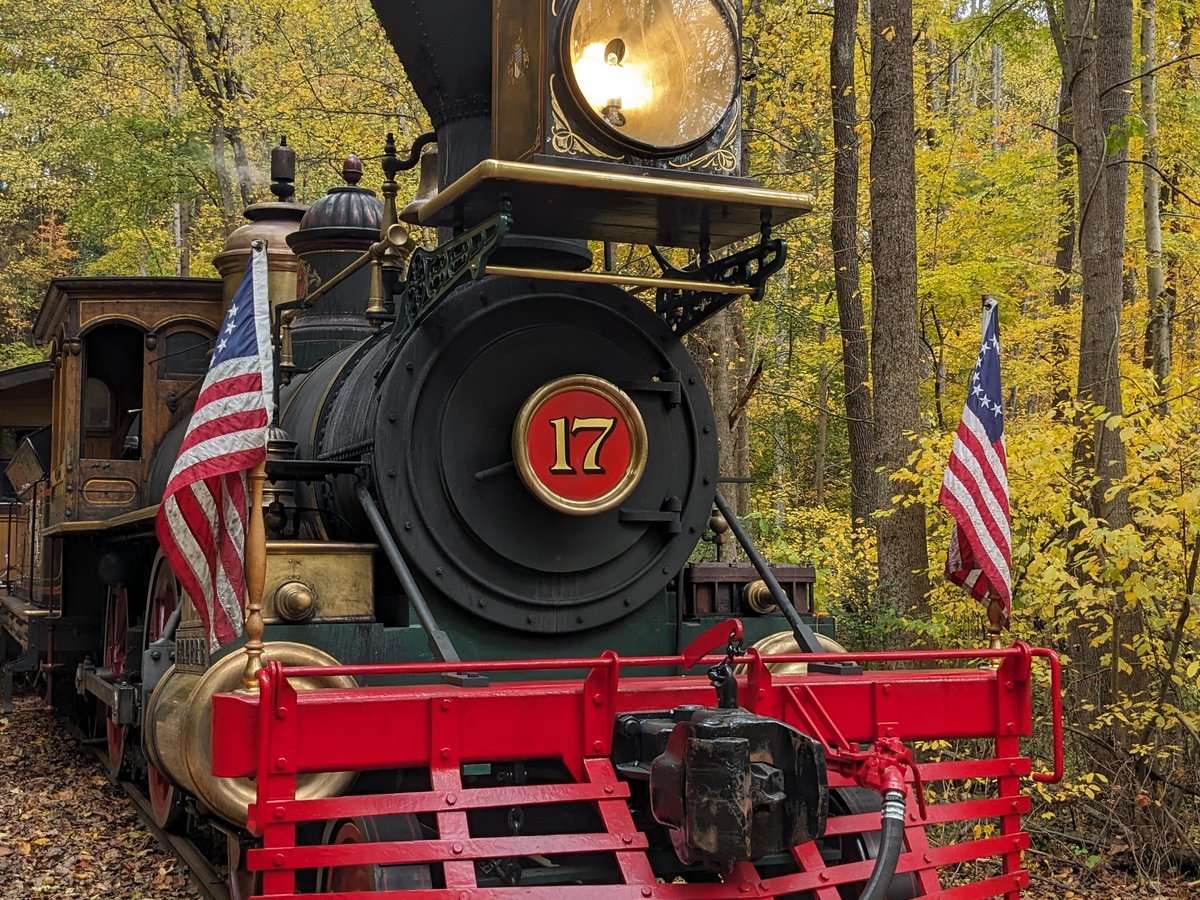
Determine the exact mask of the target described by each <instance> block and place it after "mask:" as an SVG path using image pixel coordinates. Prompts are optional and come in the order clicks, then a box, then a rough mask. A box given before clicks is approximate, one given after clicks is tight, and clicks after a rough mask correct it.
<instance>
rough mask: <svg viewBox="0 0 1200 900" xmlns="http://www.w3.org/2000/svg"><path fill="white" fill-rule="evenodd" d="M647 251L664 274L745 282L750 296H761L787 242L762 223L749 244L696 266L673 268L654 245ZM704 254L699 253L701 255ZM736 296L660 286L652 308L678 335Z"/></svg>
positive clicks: (784, 253)
mask: <svg viewBox="0 0 1200 900" xmlns="http://www.w3.org/2000/svg"><path fill="white" fill-rule="evenodd" d="M650 252H651V253H652V254H653V255H654V258H655V260H656V261H657V262H658V264H659V266H661V267H662V271H663V276H664V277H665V278H687V279H690V280H692V281H708V282H712V283H713V284H714V285H718V284H720V285H725V284H743V285H748V286H749V287H751V288H752V289H753V290H752V291H751V293H750V299H752V300H761V299H762V296H763V291H764V289H765V288H766V285H767V279H768V278H770V277H771V276H772V275H774V274H775V273H776V272H778V271H779V270H780V269H782V268H783V264H784V261H785V260H786V259H787V244H786V243H785V242H784V241H783V240H781V239H779V238H774V239H773V238H772V237H771V230H770V228H769V227H764V228H763V231H762V239H761V240H760V241H759V242H758V243H757V244H756V245H754V246H753V247H749V248H747V249H745V250H741V251H739V252H737V253H734V254H731V255H730V256H726V257H723V258H721V259H718V260H715V261H713V262H705V263H704V264H703V265H701V266H700V267H699V268H696V269H677V268H675V267H674V266H672V265H671V264H670V263H669V262H667V260H666V257H664V256H663V255H662V253H661V252H659V250H658V248H656V247H651V248H650ZM705 255H707V254H702V257H701V258H703V257H704V256H705ZM737 297H738V295H736V294H728V293H724V292H717V291H705V290H681V289H679V288H660V289H659V290H658V292H657V294H656V296H655V302H654V308H655V311H656V312H657V313H658V314H659V315H660V316H662V318H663V321H665V322H666V323H667V324H668V325H669V326H670V327H671V330H672V331H674V332H675V333H676V334H678V335H680V336H682V335H685V334H687V333H688V332H689V331H691V330H692V329H693V328H695V327H696V326H697V325H699V324H700V323H701V322H703V321H704V320H705V319H707V318H709V316H712V315H715V314H716V313H718V312H720V311H721V310H722V309H724V308H725V307H726V306H728V305H729V304H730V303H732V302H733V301H734V300H736V299H737Z"/></svg>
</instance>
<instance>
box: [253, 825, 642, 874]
mask: <svg viewBox="0 0 1200 900" xmlns="http://www.w3.org/2000/svg"><path fill="white" fill-rule="evenodd" d="M648 846H649V843H648V842H647V840H646V836H645V835H644V834H642V833H641V832H630V833H627V834H533V835H519V836H517V837H493V838H462V839H461V840H442V839H439V840H432V841H398V842H393V843H384V842H379V843H363V844H337V845H335V846H331V845H327V844H322V845H320V846H312V847H291V848H286V849H282V848H277V849H273V850H251V851H250V852H249V853H248V854H247V855H246V865H247V868H249V869H250V870H252V871H256V872H257V871H271V870H280V869H314V868H324V867H326V866H361V865H374V864H376V863H381V864H386V865H392V864H396V863H427V862H443V861H457V860H466V859H491V858H493V857H506V856H554V855H556V854H570V853H613V852H616V851H617V850H645V849H646V848H647V847H648Z"/></svg>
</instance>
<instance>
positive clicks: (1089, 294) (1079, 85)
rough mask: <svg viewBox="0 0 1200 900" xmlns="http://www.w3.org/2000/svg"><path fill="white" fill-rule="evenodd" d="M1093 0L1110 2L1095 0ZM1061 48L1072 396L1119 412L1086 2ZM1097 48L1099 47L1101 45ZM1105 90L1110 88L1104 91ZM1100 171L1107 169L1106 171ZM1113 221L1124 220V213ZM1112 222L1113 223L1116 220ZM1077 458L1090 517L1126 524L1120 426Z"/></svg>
mask: <svg viewBox="0 0 1200 900" xmlns="http://www.w3.org/2000/svg"><path fill="white" fill-rule="evenodd" d="M1100 2H1101V3H1104V2H1108V3H1109V5H1110V6H1111V5H1112V0H1100ZM1066 17H1067V35H1066V37H1067V53H1068V57H1069V59H1070V66H1071V75H1070V78H1069V81H1070V83H1071V106H1072V112H1073V118H1074V134H1075V145H1076V159H1077V161H1078V169H1079V197H1080V207H1081V209H1080V215H1079V252H1080V256H1081V258H1082V263H1083V321H1082V325H1081V329H1080V341H1079V381H1078V394H1079V399H1080V400H1082V401H1084V402H1085V403H1088V404H1091V405H1093V406H1101V407H1103V408H1104V409H1105V410H1106V411H1107V412H1108V413H1110V414H1114V415H1121V413H1122V403H1121V373H1120V354H1119V348H1120V336H1121V328H1120V326H1121V305H1122V304H1121V295H1122V278H1121V274H1122V273H1121V256H1120V255H1119V254H1114V253H1113V252H1112V247H1113V244H1112V241H1111V238H1110V235H1111V231H1112V228H1111V225H1110V220H1109V212H1110V210H1112V208H1113V207H1112V203H1111V198H1110V197H1109V195H1108V187H1109V185H1110V183H1111V180H1110V178H1109V177H1107V175H1108V173H1111V172H1112V171H1113V170H1114V169H1122V170H1123V169H1124V166H1120V165H1118V166H1112V167H1106V166H1105V137H1106V135H1107V133H1108V132H1107V130H1106V127H1105V119H1106V116H1105V115H1104V112H1103V110H1102V109H1101V103H1100V91H1099V87H1098V75H1099V72H1098V68H1099V65H1098V63H1097V55H1099V56H1101V57H1103V56H1104V55H1105V53H1106V52H1107V48H1105V52H1102V53H1099V54H1097V38H1096V35H1095V32H1094V30H1093V28H1094V24H1093V20H1092V16H1091V7H1090V3H1089V0H1066ZM1101 47H1103V45H1101ZM1110 93H1112V92H1110ZM1106 168H1107V172H1106ZM1121 212H1122V215H1121V216H1120V222H1123V221H1124V210H1122V211H1121ZM1119 224H1120V223H1118V225H1119ZM1077 456H1078V458H1079V459H1078V461H1079V462H1081V463H1084V464H1086V465H1088V466H1089V467H1090V468H1092V469H1093V470H1094V471H1095V473H1096V476H1097V483H1096V486H1095V487H1094V488H1093V490H1092V495H1091V506H1092V511H1093V513H1094V514H1096V515H1098V516H1100V517H1102V518H1105V519H1108V520H1109V522H1110V524H1112V525H1114V526H1120V525H1123V524H1125V523H1127V522H1128V521H1129V507H1128V502H1127V500H1126V498H1125V495H1124V494H1123V493H1119V494H1117V495H1116V496H1115V497H1113V498H1112V499H1108V498H1106V496H1105V495H1106V493H1107V491H1108V489H1109V488H1111V487H1112V485H1113V482H1114V481H1115V480H1117V479H1120V478H1123V477H1124V475H1125V473H1126V461H1125V445H1124V443H1123V442H1122V441H1121V436H1120V431H1119V430H1117V429H1112V428H1106V427H1104V426H1103V425H1102V424H1100V425H1097V427H1096V428H1094V429H1093V433H1092V434H1091V436H1090V437H1087V436H1085V437H1084V438H1083V439H1082V440H1081V442H1080V447H1079V448H1078V452H1077Z"/></svg>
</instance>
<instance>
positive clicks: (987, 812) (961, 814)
mask: <svg viewBox="0 0 1200 900" xmlns="http://www.w3.org/2000/svg"><path fill="white" fill-rule="evenodd" d="M1030 806H1031V801H1030V799H1029V798H1028V797H1024V796H1022V797H990V798H988V799H985V800H964V801H962V802H961V803H934V804H931V805H930V806H928V807H927V808H926V813H927V816H926V818H925V819H921V818H919V816H918V814H917V813H915V812H914V811H910V813H909V816H908V818H909V822H910V823H912V824H916V825H940V824H942V823H944V822H958V821H961V820H965V819H991V818H994V817H997V816H1004V815H1010V814H1012V813H1018V814H1020V815H1026V814H1028V812H1029V809H1030ZM878 830H879V813H861V814H859V815H855V816H833V817H831V818H830V819H828V820H827V822H826V825H825V835H826V837H833V836H835V835H839V834H858V833H861V832H864V831H878Z"/></svg>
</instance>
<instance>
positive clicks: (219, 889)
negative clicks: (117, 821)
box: [73, 729, 232, 900]
mask: <svg viewBox="0 0 1200 900" xmlns="http://www.w3.org/2000/svg"><path fill="white" fill-rule="evenodd" d="M73 730H75V731H76V738H77V739H78V740H79V742H80V746H81V747H82V748H83V749H84V750H86V751H87V752H88V753H90V754H91V755H92V756H94V757H95V758H96V760H97V762H98V763H99V764H100V766H101V768H103V767H104V766H105V763H106V761H107V757H106V755H105V751H104V750H103V749H102V748H101V747H99V746H97V744H96V742H95V741H92V740H86V739H83V737H82V735H80V734H78V731H77V729H73ZM118 786H119V787H120V788H121V790H123V791H124V792H125V796H126V797H128V798H129V801H130V803H132V804H133V808H134V809H135V810H137V814H138V818H139V819H141V820H142V825H144V826H145V828H146V830H147V831H148V832H150V834H151V835H153V836H154V839H155V840H156V841H158V843H159V845H160V846H161V847H162V848H163V849H165V850H166V851H167V852H169V853H170V854H171V855H172V856H174V857H175V858H176V859H177V860H179V862H180V863H181V864H182V865H183V866H184V867H185V868H186V869H187V871H188V877H189V880H190V881H191V882H192V884H193V885H195V886H196V889H197V890H198V891H200V893H201V894H202V895H203V896H204V900H232V898H231V897H230V894H229V883H228V882H227V881H226V879H225V876H224V875H223V874H221V871H220V870H219V869H218V868H217V867H216V866H214V865H213V864H212V862H211V861H210V860H209V859H208V857H207V856H205V855H204V854H203V853H201V852H200V849H199V848H198V847H197V846H196V845H195V844H193V843H192V842H191V841H189V840H188V839H187V838H186V837H184V836H183V835H179V834H171V833H170V832H169V831H165V830H164V829H162V828H159V827H158V826H157V825H156V824H155V823H154V816H153V815H152V813H151V809H150V798H149V797H147V796H146V794H145V792H144V791H143V790H142V789H141V788H140V787H139V786H138V785H136V784H134V783H133V782H132V781H125V780H121V781H120V782H119V783H118Z"/></svg>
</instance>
